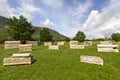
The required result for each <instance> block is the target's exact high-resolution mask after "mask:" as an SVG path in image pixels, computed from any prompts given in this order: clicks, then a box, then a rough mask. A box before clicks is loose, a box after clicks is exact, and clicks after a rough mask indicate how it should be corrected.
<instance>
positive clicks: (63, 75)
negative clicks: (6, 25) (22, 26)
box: [0, 42, 120, 80]
mask: <svg viewBox="0 0 120 80" xmlns="http://www.w3.org/2000/svg"><path fill="white" fill-rule="evenodd" d="M97 43H99V42H94V43H93V46H87V47H85V49H84V50H70V49H69V45H68V43H65V45H64V46H60V50H56V51H54V50H48V47H45V46H44V45H39V47H34V48H33V51H32V52H31V53H32V55H33V58H34V60H35V62H34V63H33V64H31V65H20V66H3V58H5V57H9V56H11V55H12V54H13V53H18V49H9V50H5V49H4V48H3V45H2V44H1V45H0V80H120V53H104V52H103V53H98V52H97V50H96V49H97V47H96V45H97ZM113 43H114V44H118V45H119V46H120V42H113ZM119 51H120V47H119ZM80 55H90V56H100V57H101V58H103V59H104V65H103V66H100V65H94V64H87V63H81V62H80Z"/></svg>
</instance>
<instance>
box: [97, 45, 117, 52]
mask: <svg viewBox="0 0 120 80" xmlns="http://www.w3.org/2000/svg"><path fill="white" fill-rule="evenodd" d="M117 48H118V45H108V44H107V45H103V44H102V45H101V44H99V45H97V51H98V52H119V51H118V49H117Z"/></svg>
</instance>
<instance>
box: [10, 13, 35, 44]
mask: <svg viewBox="0 0 120 80" xmlns="http://www.w3.org/2000/svg"><path fill="white" fill-rule="evenodd" d="M8 23H9V25H10V26H9V27H8V33H9V35H10V36H11V37H12V38H13V39H15V40H20V41H21V42H22V43H25V42H26V40H31V39H32V34H33V33H34V32H35V31H34V29H33V26H32V24H31V23H30V22H28V21H27V19H26V18H25V17H24V16H22V15H21V16H19V19H18V18H16V17H15V16H13V18H9V20H8Z"/></svg>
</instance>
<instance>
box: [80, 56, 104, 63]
mask: <svg viewBox="0 0 120 80" xmlns="http://www.w3.org/2000/svg"><path fill="white" fill-rule="evenodd" d="M80 62H84V63H90V64H97V65H103V59H102V58H101V57H97V56H85V55H84V56H83V55H82V56H80Z"/></svg>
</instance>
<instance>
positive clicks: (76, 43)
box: [70, 41, 78, 45]
mask: <svg viewBox="0 0 120 80" xmlns="http://www.w3.org/2000/svg"><path fill="white" fill-rule="evenodd" d="M70 45H78V41H70Z"/></svg>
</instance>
